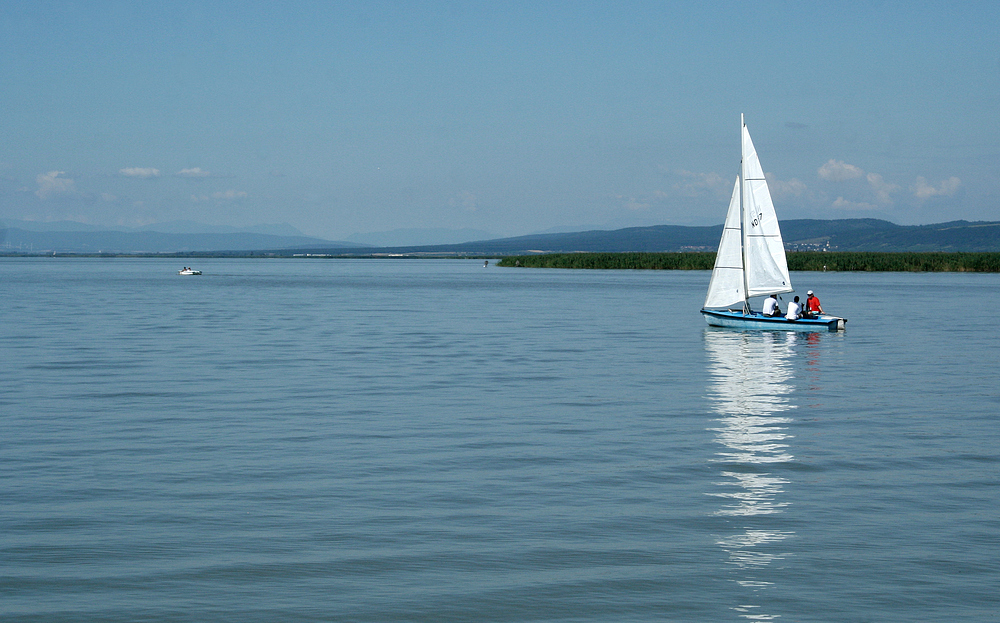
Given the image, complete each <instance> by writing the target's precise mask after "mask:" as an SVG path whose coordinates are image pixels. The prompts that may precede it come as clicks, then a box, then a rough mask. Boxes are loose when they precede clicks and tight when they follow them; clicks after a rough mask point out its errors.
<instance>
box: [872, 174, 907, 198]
mask: <svg viewBox="0 0 1000 623" xmlns="http://www.w3.org/2000/svg"><path fill="white" fill-rule="evenodd" d="M868 184H869V185H871V187H872V190H873V191H875V196H876V197H878V200H879V203H885V204H889V203H892V197H891V196H890V195H891V194H892V193H894V192H896V191H897V190H899V186H897V185H896V184H890V183H889V182H887V181H885V180H884V179H882V176H881V175H879V174H878V173H869V174H868Z"/></svg>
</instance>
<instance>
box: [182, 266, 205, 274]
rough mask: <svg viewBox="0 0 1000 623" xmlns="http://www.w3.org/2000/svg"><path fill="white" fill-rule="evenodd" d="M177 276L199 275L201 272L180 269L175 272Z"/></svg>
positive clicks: (191, 269) (185, 268)
mask: <svg viewBox="0 0 1000 623" xmlns="http://www.w3.org/2000/svg"><path fill="white" fill-rule="evenodd" d="M177 274H178V275H200V274H201V271H200V270H195V269H193V268H187V267H184V268H182V269H180V270H179V271H177Z"/></svg>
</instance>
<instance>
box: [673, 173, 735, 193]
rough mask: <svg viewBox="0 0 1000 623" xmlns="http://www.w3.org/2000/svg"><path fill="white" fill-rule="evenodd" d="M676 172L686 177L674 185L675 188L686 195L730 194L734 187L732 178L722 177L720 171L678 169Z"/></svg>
mask: <svg viewBox="0 0 1000 623" xmlns="http://www.w3.org/2000/svg"><path fill="white" fill-rule="evenodd" d="M675 173H676V174H677V175H679V176H681V177H683V178H684V181H682V182H677V183H676V184H674V185H673V190H675V191H677V193H678V194H680V195H682V196H684V197H698V196H701V195H704V194H705V193H706V192H708V193H711V194H713V195H728V194H729V190H730V189H731V188H732V186H733V183H732V180H729V181H727V178H724V177H722V176H721V175H719V174H718V173H695V172H693V171H685V170H684V169H678V170H677V171H675Z"/></svg>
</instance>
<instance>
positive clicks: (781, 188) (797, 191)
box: [764, 173, 809, 197]
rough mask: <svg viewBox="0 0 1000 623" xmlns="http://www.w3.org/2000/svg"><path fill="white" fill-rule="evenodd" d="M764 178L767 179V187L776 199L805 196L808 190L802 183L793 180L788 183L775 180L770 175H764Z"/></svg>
mask: <svg viewBox="0 0 1000 623" xmlns="http://www.w3.org/2000/svg"><path fill="white" fill-rule="evenodd" d="M764 177H766V178H767V186H768V188H770V189H771V192H772V193H774V195H775V196H776V197H788V196H793V197H801V196H802V195H804V194H806V191H807V190H809V189H808V187H807V186H806V185H805V183H804V182H801V181H799V180H797V179H795V178H792V179H790V180H788V181H784V180H777V179H774V177H773V176H772V175H771V174H770V173H765V174H764Z"/></svg>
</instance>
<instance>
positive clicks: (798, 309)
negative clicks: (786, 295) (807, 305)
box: [785, 296, 802, 320]
mask: <svg viewBox="0 0 1000 623" xmlns="http://www.w3.org/2000/svg"><path fill="white" fill-rule="evenodd" d="M801 315H802V306H801V305H799V297H797V296H796V297H795V299H793V300H792V302H791V303H789V304H788V313H786V314H785V318H786V319H788V320H798V319H799V317H800V316H801Z"/></svg>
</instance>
